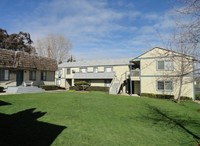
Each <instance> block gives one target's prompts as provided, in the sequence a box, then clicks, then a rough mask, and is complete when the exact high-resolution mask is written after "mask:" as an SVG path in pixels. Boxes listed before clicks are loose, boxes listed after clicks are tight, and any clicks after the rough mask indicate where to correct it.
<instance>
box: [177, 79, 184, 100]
mask: <svg viewBox="0 0 200 146" xmlns="http://www.w3.org/2000/svg"><path fill="white" fill-rule="evenodd" d="M179 81H180V87H179V91H178V98H177V102H178V103H181V91H182V86H183V76H180V80H179Z"/></svg>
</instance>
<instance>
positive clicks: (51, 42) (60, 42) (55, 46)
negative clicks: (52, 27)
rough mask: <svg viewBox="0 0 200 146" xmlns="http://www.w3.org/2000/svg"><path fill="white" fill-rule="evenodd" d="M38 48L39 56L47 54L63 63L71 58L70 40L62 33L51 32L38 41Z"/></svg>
mask: <svg viewBox="0 0 200 146" xmlns="http://www.w3.org/2000/svg"><path fill="white" fill-rule="evenodd" d="M35 46H36V50H37V53H38V55H39V56H46V57H50V58H53V59H56V60H57V63H58V64H59V63H62V62H63V61H65V60H67V59H68V58H69V50H70V49H71V47H72V45H71V43H70V41H69V40H68V39H67V38H65V37H64V36H63V35H60V34H49V35H47V36H46V37H45V38H41V39H38V40H37V41H36V45H35Z"/></svg>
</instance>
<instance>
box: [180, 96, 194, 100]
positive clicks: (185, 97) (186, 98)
mask: <svg viewBox="0 0 200 146" xmlns="http://www.w3.org/2000/svg"><path fill="white" fill-rule="evenodd" d="M181 100H192V98H190V97H187V96H181Z"/></svg>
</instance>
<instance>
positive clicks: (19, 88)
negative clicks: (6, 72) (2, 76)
mask: <svg viewBox="0 0 200 146" xmlns="http://www.w3.org/2000/svg"><path fill="white" fill-rule="evenodd" d="M5 91H6V93H8V94H17V93H42V92H45V90H44V89H41V88H38V87H36V86H27V87H24V86H17V87H8V88H7V89H5Z"/></svg>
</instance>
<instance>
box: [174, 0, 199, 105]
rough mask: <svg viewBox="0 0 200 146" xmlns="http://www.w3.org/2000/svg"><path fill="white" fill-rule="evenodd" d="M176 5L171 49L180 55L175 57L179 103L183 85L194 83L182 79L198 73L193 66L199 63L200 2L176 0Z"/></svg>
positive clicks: (197, 69)
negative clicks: (177, 66)
mask: <svg viewBox="0 0 200 146" xmlns="http://www.w3.org/2000/svg"><path fill="white" fill-rule="evenodd" d="M178 4H179V6H178V8H177V7H176V9H175V12H176V14H177V16H178V17H177V18H178V19H176V24H177V25H176V28H175V33H174V37H173V38H172V41H171V48H173V50H177V51H178V52H180V53H181V55H180V56H179V57H178V59H177V57H176V59H177V60H178V61H179V68H178V72H177V73H178V74H179V76H178V80H179V81H178V83H179V91H178V97H177V99H178V103H180V100H181V93H182V92H183V85H184V84H187V83H191V82H194V78H190V81H189V80H187V81H185V80H184V77H188V76H192V75H193V76H194V74H195V73H196V72H197V71H199V68H198V65H197V66H195V67H194V64H196V63H197V64H198V63H199V61H198V60H199V57H200V0H178ZM189 56H190V57H189ZM191 56H192V57H191ZM194 58H195V59H194Z"/></svg>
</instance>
